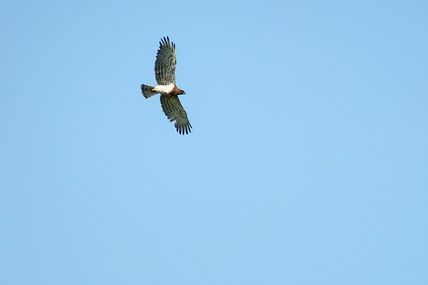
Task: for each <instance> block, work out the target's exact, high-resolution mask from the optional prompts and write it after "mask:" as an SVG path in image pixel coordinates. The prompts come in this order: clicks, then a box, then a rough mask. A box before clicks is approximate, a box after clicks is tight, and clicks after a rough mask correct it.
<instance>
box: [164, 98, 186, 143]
mask: <svg viewBox="0 0 428 285" xmlns="http://www.w3.org/2000/svg"><path fill="white" fill-rule="evenodd" d="M160 100H161V105H162V110H163V112H164V113H165V115H166V116H167V117H168V119H169V121H170V122H173V121H175V128H176V129H177V132H178V133H179V134H180V135H184V134H189V133H190V132H191V129H192V125H191V124H190V122H189V119H187V113H186V111H184V108H183V106H182V105H181V103H180V100H179V99H178V96H177V95H161V96H160Z"/></svg>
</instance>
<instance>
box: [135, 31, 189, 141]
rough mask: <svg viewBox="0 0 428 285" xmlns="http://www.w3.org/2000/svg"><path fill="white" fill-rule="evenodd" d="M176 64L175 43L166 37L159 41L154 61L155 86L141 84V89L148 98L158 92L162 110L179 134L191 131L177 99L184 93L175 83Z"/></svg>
mask: <svg viewBox="0 0 428 285" xmlns="http://www.w3.org/2000/svg"><path fill="white" fill-rule="evenodd" d="M176 64H177V60H176V55H175V44H174V43H173V42H171V41H170V40H169V38H168V37H166V38H163V39H162V40H161V41H160V46H159V50H158V53H157V55H156V61H155V76H156V81H157V84H158V85H156V86H149V85H145V84H142V85H141V91H142V93H143V95H144V97H146V98H149V97H151V96H154V95H156V94H160V97H161V98H160V99H161V105H162V110H163V111H164V113H165V115H166V116H167V118H168V119H169V120H170V121H171V122H173V121H175V128H176V129H177V132H179V133H180V134H188V133H190V132H191V128H192V125H191V124H190V122H189V120H188V118H187V113H186V111H185V110H184V108H183V106H182V105H181V103H180V100H179V99H178V96H179V95H183V94H186V93H185V92H184V91H183V90H181V89H180V88H178V87H177V85H176V84H175V66H176Z"/></svg>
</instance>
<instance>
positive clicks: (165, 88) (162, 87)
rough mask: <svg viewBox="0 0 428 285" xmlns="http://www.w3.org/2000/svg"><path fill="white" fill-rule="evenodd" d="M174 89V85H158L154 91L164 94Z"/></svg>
mask: <svg viewBox="0 0 428 285" xmlns="http://www.w3.org/2000/svg"><path fill="white" fill-rule="evenodd" d="M172 89H174V83H171V84H168V85H157V86H156V87H155V88H154V89H153V90H154V91H156V92H159V93H162V94H167V93H170V92H171V91H172Z"/></svg>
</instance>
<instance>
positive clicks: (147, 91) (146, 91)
mask: <svg viewBox="0 0 428 285" xmlns="http://www.w3.org/2000/svg"><path fill="white" fill-rule="evenodd" d="M153 89H154V87H153V86H149V85H144V84H141V92H143V95H144V97H146V98H149V97H151V96H153V95H156V94H157V93H158V92H154V91H153Z"/></svg>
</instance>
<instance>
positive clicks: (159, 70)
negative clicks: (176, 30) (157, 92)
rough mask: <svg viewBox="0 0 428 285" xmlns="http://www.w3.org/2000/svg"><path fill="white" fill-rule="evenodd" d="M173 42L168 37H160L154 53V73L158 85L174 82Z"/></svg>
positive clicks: (174, 60)
mask: <svg viewBox="0 0 428 285" xmlns="http://www.w3.org/2000/svg"><path fill="white" fill-rule="evenodd" d="M176 65H177V59H176V57H175V44H174V43H173V42H172V41H170V40H169V38H168V37H166V38H163V39H161V41H160V43H159V50H158V53H157V55H156V62H155V74H156V81H157V83H158V84H159V85H168V84H171V83H175V66H176Z"/></svg>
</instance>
